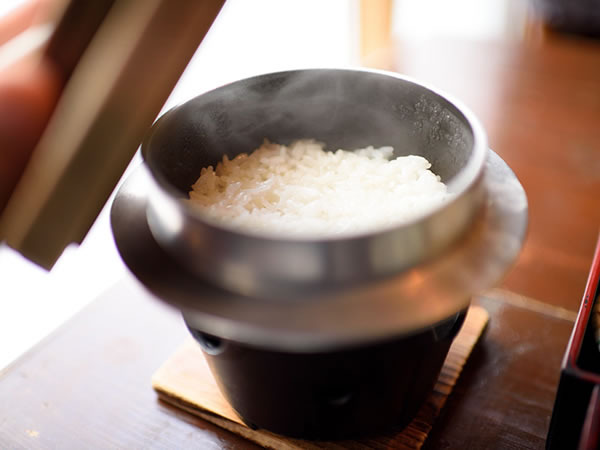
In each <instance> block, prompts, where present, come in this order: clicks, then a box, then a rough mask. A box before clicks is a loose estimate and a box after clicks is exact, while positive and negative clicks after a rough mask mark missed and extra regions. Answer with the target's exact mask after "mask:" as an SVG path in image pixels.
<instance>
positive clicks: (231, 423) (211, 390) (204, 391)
mask: <svg viewBox="0 0 600 450" xmlns="http://www.w3.org/2000/svg"><path fill="white" fill-rule="evenodd" d="M488 319H489V315H488V313H487V311H485V310H484V309H483V308H481V307H479V306H472V307H471V308H469V311H468V313H467V317H466V319H465V323H464V325H463V327H462V329H461V331H460V332H459V334H458V336H457V337H456V338H455V339H454V342H453V343H452V346H451V347H450V351H449V352H448V356H447V357H446V360H445V361H444V365H443V367H442V371H441V373H440V376H439V378H438V380H437V383H436V385H435V387H434V388H433V391H432V392H431V394H430V395H429V397H428V399H427V400H426V401H425V403H424V404H423V405H422V407H421V409H420V410H419V413H418V414H417V416H416V417H415V419H414V420H413V421H412V422H411V423H410V424H409V425H408V426H407V427H406V428H404V429H403V430H393V429H392V430H389V432H387V433H385V434H384V435H379V436H375V437H372V438H370V439H357V440H341V441H327V442H325V441H304V440H300V439H291V438H286V437H284V436H280V435H277V434H274V433H270V432H268V431H263V430H252V429H250V428H248V427H247V426H246V425H245V424H244V422H242V420H241V419H240V417H239V416H238V415H237V413H236V412H235V411H234V410H233V409H232V408H231V406H229V403H227V400H225V399H224V398H223V396H222V395H221V392H220V391H219V388H218V387H217V384H216V383H215V380H214V378H213V376H212V374H211V372H210V369H209V368H208V365H207V363H206V361H205V359H204V355H203V354H202V351H201V350H200V347H199V345H198V344H197V343H196V342H195V341H194V340H193V339H192V338H190V339H189V340H187V341H186V342H185V343H184V344H183V345H182V346H181V347H180V348H179V349H178V350H177V351H176V352H175V353H174V354H173V355H172V356H171V357H170V358H169V359H168V360H167V361H166V362H165V363H164V364H163V365H162V366H161V367H160V369H158V370H157V371H156V373H155V374H154V376H153V377H152V387H153V388H154V389H155V390H156V392H158V395H159V397H160V398H161V399H162V400H164V401H166V402H168V403H171V404H173V405H175V406H177V407H179V408H181V409H184V410H185V411H188V412H190V413H191V414H194V415H196V416H199V417H201V418H202V419H204V420H207V421H209V422H212V423H214V424H215V425H217V426H220V427H222V428H225V429H227V430H229V431H231V432H233V433H236V434H238V435H240V436H243V437H245V438H246V439H249V440H251V441H253V442H256V443H257V444H259V445H262V446H263V447H266V448H271V449H277V450H287V449H293V450H297V449H341V448H350V449H359V448H365V447H366V448H386V447H387V446H389V444H390V443H391V442H393V444H394V447H395V448H400V449H419V448H421V446H422V445H423V443H424V442H425V439H426V438H427V435H428V434H429V432H430V431H431V428H432V426H433V422H434V421H435V418H436V417H437V416H438V414H439V412H440V410H441V409H442V407H443V406H444V403H446V399H447V398H448V395H449V394H450V392H451V391H452V388H453V387H454V384H455V383H456V380H457V379H458V377H459V375H460V373H461V371H462V368H463V366H464V365H465V362H466V361H467V358H468V357H469V355H470V354H471V350H472V349H473V347H474V346H475V344H476V343H477V341H478V339H479V337H480V336H481V333H482V332H483V330H484V329H485V326H486V324H487V322H488Z"/></svg>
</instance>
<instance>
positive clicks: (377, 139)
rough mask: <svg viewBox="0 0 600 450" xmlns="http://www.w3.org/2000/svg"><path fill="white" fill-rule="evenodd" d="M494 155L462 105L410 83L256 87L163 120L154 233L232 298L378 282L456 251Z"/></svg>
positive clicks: (316, 81) (311, 81) (309, 79)
mask: <svg viewBox="0 0 600 450" xmlns="http://www.w3.org/2000/svg"><path fill="white" fill-rule="evenodd" d="M487 152H488V147H487V142H486V136H485V133H484V131H483V128H482V126H481V125H480V123H479V122H478V121H477V119H476V118H475V117H474V115H473V114H472V113H471V112H470V111H469V110H468V109H467V108H465V107H464V106H463V105H461V104H460V103H459V102H457V101H455V100H452V99H450V98H449V97H448V96H446V95H444V94H442V93H440V92H438V91H436V90H435V89H432V88H430V87H427V86H424V85H423V84H421V83H418V82H416V81H414V80H411V79H408V78H406V77H403V76H400V75H397V74H393V73H386V72H379V71H368V70H337V69H311V70H297V71H287V72H279V73H272V74H266V75H261V76H257V77H253V78H249V79H245V80H241V81H238V82H234V83H232V84H229V85H226V86H223V87H220V88H218V89H215V90H213V91H210V92H207V93H205V94H203V95H200V96H198V97H196V98H194V99H192V100H190V101H188V102H187V103H185V104H183V105H180V106H179V107H176V108H174V109H172V110H171V111H169V112H167V113H166V114H165V115H163V116H162V117H161V118H160V119H159V120H158V121H157V122H156V123H155V124H154V126H153V128H152V130H151V131H150V133H149V134H148V136H147V137H146V139H145V141H144V142H143V145H142V154H143V156H144V159H145V162H146V166H147V168H148V169H149V171H150V173H151V175H152V179H153V181H154V184H153V187H152V190H151V194H150V195H149V196H148V208H147V218H148V223H149V226H150V229H151V232H152V234H153V236H154V238H155V239H156V241H157V242H158V243H159V244H160V245H161V246H162V247H163V248H164V249H166V250H167V251H168V252H169V253H170V254H171V256H173V258H174V259H176V260H177V261H178V262H179V263H180V264H181V266H182V267H183V268H185V270H188V271H190V272H192V273H194V274H195V275H197V276H199V277H201V278H203V279H205V280H207V281H208V282H210V283H212V284H214V285H216V286H218V287H220V288H224V289H226V290H228V291H231V292H234V293H238V294H243V295H246V296H254V297H270V298H277V299H286V298H291V297H295V296H298V295H300V296H304V295H306V294H307V293H310V292H311V291H315V290H319V291H322V290H325V289H336V288H339V287H347V286H350V285H352V284H357V283H367V282H373V281H377V280H380V279H384V278H386V277H391V276H396V275H398V274H400V273H404V272H407V271H409V270H410V269H411V268H414V267H416V266H418V265H421V264H426V263H427V262H428V261H430V260H431V259H433V258H436V257H439V255H440V254H442V253H443V252H444V251H445V250H446V249H448V248H450V247H451V246H453V245H458V244H459V242H460V240H461V238H462V237H463V236H465V235H466V234H467V233H468V231H469V228H470V225H471V224H472V223H473V221H474V219H475V218H476V216H477V215H478V214H479V212H480V210H481V208H482V205H483V203H484V198H485V192H484V189H483V188H482V182H481V179H482V173H483V168H484V164H485V160H486V156H487Z"/></svg>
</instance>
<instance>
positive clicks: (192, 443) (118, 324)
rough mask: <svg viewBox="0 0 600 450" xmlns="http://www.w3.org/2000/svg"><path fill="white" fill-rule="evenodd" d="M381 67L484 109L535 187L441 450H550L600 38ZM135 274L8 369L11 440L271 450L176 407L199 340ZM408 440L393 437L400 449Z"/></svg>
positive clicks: (0, 391) (441, 51) (439, 431)
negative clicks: (168, 381)
mask: <svg viewBox="0 0 600 450" xmlns="http://www.w3.org/2000/svg"><path fill="white" fill-rule="evenodd" d="M382 55H383V56H382V58H380V59H379V60H378V61H379V65H381V66H383V67H386V68H391V69H395V70H399V71H403V72H406V73H408V74H410V75H413V76H416V77H418V78H420V79H423V80H427V81H430V82H432V83H433V84H435V85H438V86H439V87H440V88H442V89H444V90H446V91H448V92H450V93H452V94H453V95H454V96H455V97H458V98H461V99H462V100H463V101H464V102H465V103H467V104H468V105H469V106H471V108H472V109H473V110H474V111H475V112H476V113H477V114H478V115H479V116H480V118H481V119H482V121H483V123H484V125H485V127H486V128H487V131H488V133H489V141H490V146H491V147H492V148H493V149H494V150H496V151H497V152H498V153H499V154H500V155H501V156H502V157H503V158H504V159H505V160H506V161H507V162H508V163H509V165H511V167H512V168H513V169H514V170H515V172H516V173H517V175H518V176H519V178H520V179H521V181H522V183H523V185H524V186H525V189H526V191H527V193H528V196H529V202H530V211H531V221H530V229H529V236H528V239H527V242H526V244H525V248H524V250H523V253H522V255H521V257H520V258H519V260H518V262H517V263H516V265H515V267H514V269H513V271H512V272H511V273H510V274H509V275H508V277H507V278H506V280H505V281H504V283H503V284H502V286H501V288H502V289H500V290H493V291H491V292H489V293H486V294H483V296H482V297H480V298H478V299H476V302H477V303H480V304H481V305H483V306H484V307H485V308H486V309H487V310H488V311H489V312H490V315H491V321H490V326H489V328H488V330H487V333H486V334H485V336H484V339H483V341H482V342H481V343H480V345H479V346H478V347H477V348H476V350H475V352H474V354H473V355H472V357H471V359H470V360H469V362H468V363H467V366H466V368H465V371H464V373H463V375H462V376H461V378H460V379H459V382H458V385H457V386H456V388H455V390H454V392H453V393H452V395H451V396H450V399H449V401H448V403H447V404H446V406H445V407H444V409H443V412H442V415H441V417H440V418H439V419H438V421H437V422H436V425H435V427H434V431H433V433H432V435H431V436H430V438H429V439H428V441H427V443H426V446H427V447H429V448H486V449H488V448H515V449H521V448H542V447H543V445H544V441H545V437H546V433H547V430H548V425H549V420H550V414H551V410H552V406H553V402H554V395H555V391H556V387H557V382H558V378H559V368H560V362H561V359H562V355H563V352H564V350H565V347H566V344H567V340H568V338H569V334H570V332H571V328H572V325H573V320H574V317H575V311H576V310H577V308H578V305H579V302H580V299H581V294H582V292H583V289H584V286H585V281H586V277H587V273H588V269H589V264H590V262H591V257H592V254H593V250H594V244H595V240H596V238H597V235H598V225H599V224H600V44H598V43H594V42H589V41H578V40H576V39H572V38H553V39H551V40H547V41H545V42H544V43H542V44H535V45H533V44H513V45H500V44H473V43H464V42H447V41H445V42H430V43H421V44H419V45H413V46H407V45H400V44H397V45H396V46H395V47H394V48H393V49H388V50H387V51H386V52H384V53H382ZM186 333H187V332H186V330H185V329H184V326H183V323H182V321H181V319H180V318H179V315H178V314H177V312H175V311H173V310H170V309H169V308H168V307H166V306H164V305H163V304H161V303H159V302H156V301H154V300H150V299H149V298H148V297H147V296H146V294H145V291H144V290H143V289H142V288H141V287H140V286H139V285H138V284H137V283H136V282H135V280H133V279H131V278H127V279H125V280H123V281H121V282H120V283H119V284H117V285H116V286H115V287H114V288H113V289H111V290H110V291H108V292H107V293H106V294H104V295H103V296H101V297H100V298H99V299H98V300H97V301H96V302H95V303H93V304H92V305H91V306H89V307H88V308H87V309H85V310H84V311H83V312H82V313H80V314H79V315H78V316H76V317H75V318H74V319H73V320H72V321H71V322H70V323H68V324H67V325H66V326H65V327H63V328H62V329H61V330H59V331H58V332H57V333H55V334H54V335H53V336H52V337H50V338H49V339H47V340H46V341H45V342H44V343H42V344H41V345H39V346H38V347H37V348H35V349H33V350H32V351H31V352H30V353H29V354H27V355H26V356H25V357H23V358H22V359H21V360H19V361H18V362H16V363H15V364H14V365H13V366H11V367H9V368H8V369H7V370H5V371H4V372H3V373H1V374H0V399H1V401H0V448H21V447H22V448H91V447H93V448H186V447H192V448H221V447H228V448H232V447H233V448H255V447H254V446H253V444H251V443H249V442H246V441H244V440H242V439H241V438H238V437H236V436H234V435H232V434H230V433H228V432H225V431H222V430H220V429H217V428H215V427H214V426H212V425H210V424H208V423H206V422H204V421H202V420H200V419H196V418H194V417H192V416H190V415H188V414H186V413H183V412H180V411H177V410H175V409H173V408H171V407H169V406H167V405H165V404H162V403H160V402H159V401H158V400H157V399H156V396H155V394H154V392H153V391H152V389H151V388H150V376H151V375H152V373H153V372H154V370H155V369H156V368H157V367H158V366H159V365H160V364H161V363H162V362H163V361H164V360H165V359H166V358H167V357H168V356H169V355H170V353H171V352H172V351H173V350H174V349H175V348H176V347H177V346H178V345H179V344H180V343H181V342H182V340H183V339H184V337H185V336H186ZM391 445H392V446H393V443H391Z"/></svg>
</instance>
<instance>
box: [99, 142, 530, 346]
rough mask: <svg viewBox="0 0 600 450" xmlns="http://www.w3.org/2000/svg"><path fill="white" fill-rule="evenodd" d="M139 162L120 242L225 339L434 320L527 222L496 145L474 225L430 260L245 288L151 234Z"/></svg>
mask: <svg viewBox="0 0 600 450" xmlns="http://www.w3.org/2000/svg"><path fill="white" fill-rule="evenodd" d="M149 177H150V174H149V173H148V170H147V168H146V167H145V166H140V168H138V169H137V170H136V171H135V172H134V173H133V174H132V175H131V176H130V177H129V178H128V179H127V180H126V181H125V183H124V184H123V185H122V186H121V188H120V189H119V191H118V193H117V195H116V198H115V200H114V203H113V205H112V210H111V223H112V229H113V233H114V238H115V242H116V245H117V248H118V250H119V252H120V254H121V257H122V258H123V261H124V262H125V264H126V265H127V266H128V268H129V269H130V271H131V272H132V273H133V275H134V276H135V277H136V278H137V279H138V280H139V281H140V282H141V283H142V284H143V285H144V286H145V288H146V289H147V290H148V291H149V292H150V293H151V294H153V295H154V296H155V297H157V298H159V299H161V300H163V301H165V302H167V303H170V304H172V305H174V306H176V307H177V308H179V309H181V310H182V311H183V313H184V315H185V317H186V320H187V321H188V323H189V324H190V326H193V327H194V328H196V329H198V330H201V331H203V332H205V333H209V334H213V335H216V336H219V337H222V338H225V339H229V340H233V341H238V342H244V343H247V344H250V345H255V346H259V347H263V348H269V349H273V350H281V351H287V352H306V351H316V350H319V351H327V350H333V349H337V348H341V347H346V346H352V345H360V344H366V343H371V342H376V341H379V340H382V339H388V338H392V337H397V336H401V335H406V334H412V333H415V332H418V331H419V330H421V329H423V328H426V327H430V326H431V325H433V324H435V323H437V322H440V321H441V320H443V319H445V318H448V317H450V316H451V315H453V314H456V313H457V312H458V311H460V310H462V309H463V308H465V307H466V306H467V305H468V303H469V301H470V298H471V296H472V295H473V294H475V293H477V292H480V291H482V290H484V289H487V288H489V287H491V286H492V285H493V284H495V283H497V282H498V281H499V280H500V279H501V277H502V276H503V275H504V274H505V272H506V271H507V269H508V268H509V266H510V265H511V264H512V263H513V262H514V260H515V259H516V257H517V255H518V253H519V251H520V249H521V246H522V243H523V239H524V236H525V232H526V228H527V198H526V196H525V191H524V190H523V187H522V186H521V184H520V182H519V181H518V179H517V177H516V176H515V174H514V173H513V172H512V170H511V169H510V168H509V167H508V165H507V164H506V163H505V162H504V161H503V160H502V159H501V158H500V157H499V156H498V155H497V154H496V153H494V152H493V151H490V153H489V158H488V160H487V162H486V166H485V171H484V179H483V185H484V189H485V191H486V194H487V198H486V202H485V205H484V207H483V208H482V210H481V212H480V214H479V216H478V217H477V218H476V220H475V221H474V223H473V225H472V228H471V229H470V230H469V231H468V232H467V233H466V235H465V236H464V237H463V238H461V239H460V240H459V241H458V242H457V243H456V244H454V245H453V246H451V247H450V248H449V249H447V250H446V251H445V252H444V253H443V254H442V255H441V256H439V257H437V258H435V259H434V260H431V261H428V262H426V263H423V264H420V265H418V266H415V267H414V268H412V269H410V270H407V271H405V272H402V273H400V274H398V275H396V276H394V277H390V278H387V279H385V280H381V281H377V282H373V283H369V284H361V285H358V286H352V287H348V288H343V289H338V290H334V291H330V292H319V293H316V294H314V295H311V296H309V297H306V298H293V299H287V298H281V299H277V300H274V299H262V298H256V297H244V296H241V295H238V294H233V293H230V292H227V291H225V290H222V289H219V288H217V287H214V286H211V285H210V284H208V283H207V282H206V281H204V280H202V279H200V278H198V277H197V276H195V275H193V274H191V273H189V272H187V271H186V270H185V269H184V268H183V267H182V266H180V265H179V264H178V263H176V262H175V261H174V260H173V259H172V258H171V256H170V255H169V254H168V253H167V252H165V250H163V249H162V248H161V247H160V246H159V245H158V244H157V243H156V241H155V240H154V238H153V236H152V234H151V232H150V230H149V228H148V224H147V221H146V195H147V192H148V186H149V184H150V183H151V179H150V178H149Z"/></svg>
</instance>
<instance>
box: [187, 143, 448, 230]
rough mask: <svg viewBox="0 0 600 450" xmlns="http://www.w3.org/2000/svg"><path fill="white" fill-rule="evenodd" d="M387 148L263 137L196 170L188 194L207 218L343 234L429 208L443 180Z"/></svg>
mask: <svg viewBox="0 0 600 450" xmlns="http://www.w3.org/2000/svg"><path fill="white" fill-rule="evenodd" d="M392 153H393V149H392V147H381V148H373V147H367V148H364V149H359V150H355V151H346V150H337V151H336V152H329V151H325V150H324V146H323V144H321V143H319V142H315V141H312V140H302V141H297V142H295V143H293V144H291V145H290V146H289V147H286V146H284V145H278V144H273V143H269V142H265V143H264V144H263V145H262V146H261V147H260V148H258V149H256V150H255V151H253V152H252V153H251V154H250V155H248V154H246V153H242V154H240V155H238V156H236V157H235V158H234V159H232V160H229V159H228V158H227V156H225V157H224V158H223V161H222V162H219V163H218V164H217V166H216V168H214V169H213V167H212V166H209V167H207V168H204V169H202V171H201V174H200V178H198V181H196V183H195V184H194V185H193V186H192V191H191V192H190V193H189V196H190V201H191V203H192V204H194V205H195V206H197V207H198V208H200V209H201V210H202V212H203V213H204V214H205V215H207V216H208V217H209V218H211V219H213V220H215V221H217V222H218V223H221V224H223V225H227V226H229V227H234V228H236V229H239V230H245V231H250V232H266V233H269V234H275V235H280V236H282V235H283V236H299V237H322V236H334V235H348V234H355V233H360V232H363V231H367V230H369V231H370V230H373V229H377V228H382V227H386V226H389V225H398V224H401V223H403V222H407V221H410V220H411V219H413V218H415V217H417V216H419V215H421V214H423V213H425V212H426V211H430V210H431V209H433V208H435V207H436V206H438V205H439V204H440V203H442V202H443V201H444V200H445V199H446V198H447V197H448V194H447V191H446V186H445V185H444V184H443V183H442V182H441V181H440V178H439V177H438V176H436V175H435V174H434V173H432V172H431V171H430V170H429V168H430V167H431V164H430V163H429V162H428V161H427V160H426V159H425V158H423V157H421V156H414V155H411V156H402V157H398V158H395V159H392V157H393V156H392Z"/></svg>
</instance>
